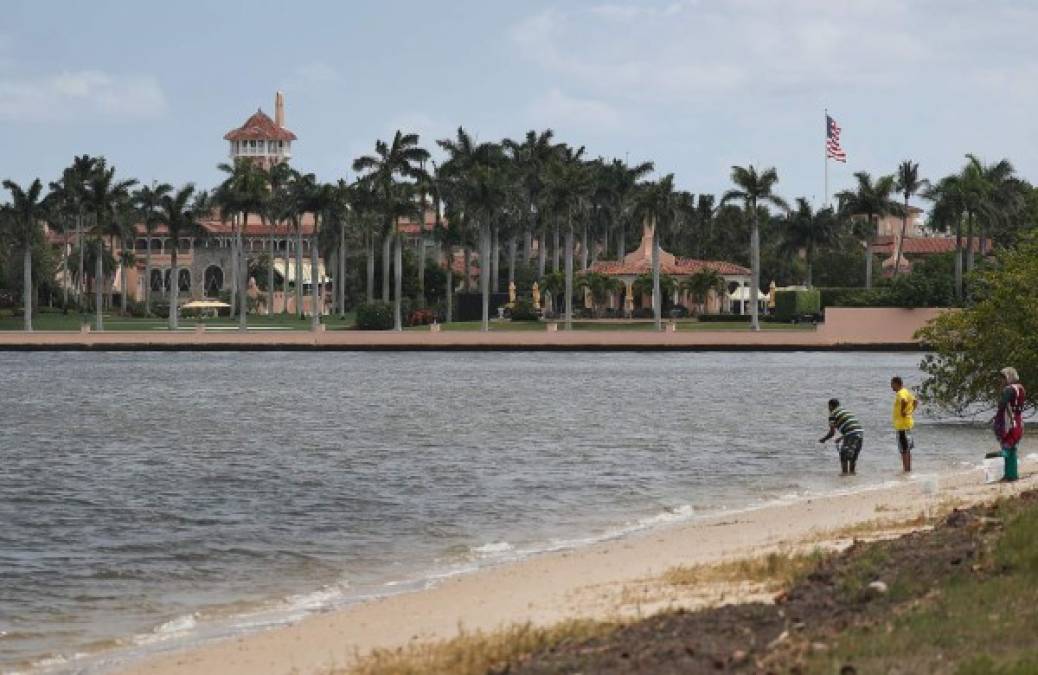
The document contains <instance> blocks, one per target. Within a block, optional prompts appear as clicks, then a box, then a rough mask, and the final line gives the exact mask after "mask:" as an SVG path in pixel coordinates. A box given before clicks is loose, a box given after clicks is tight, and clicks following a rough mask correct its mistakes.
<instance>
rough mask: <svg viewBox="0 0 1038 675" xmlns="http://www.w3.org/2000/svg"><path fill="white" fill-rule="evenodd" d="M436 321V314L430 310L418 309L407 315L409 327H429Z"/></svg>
mask: <svg viewBox="0 0 1038 675" xmlns="http://www.w3.org/2000/svg"><path fill="white" fill-rule="evenodd" d="M435 320H436V312H434V311H433V310H431V309H428V308H422V309H416V310H414V311H413V312H411V313H410V314H408V315H407V321H406V324H407V325H408V326H428V325H429V324H431V323H433V322H434V321H435Z"/></svg>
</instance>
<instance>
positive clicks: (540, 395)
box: [0, 353, 991, 671]
mask: <svg viewBox="0 0 1038 675" xmlns="http://www.w3.org/2000/svg"><path fill="white" fill-rule="evenodd" d="M918 360H919V359H918V356H917V355H911V354H875V353H868V354H854V353H781V354H770V353H739V354H727V353H689V354H678V353H675V354H648V353H644V354H643V353H471V354H461V353H452V354H437V353H391V354H375V353H370V354H369V353H363V354H360V353H358V354H351V353H344V354H340V353H334V354H332V353H313V354H307V353H284V354H256V353H244V354H243V353H161V354H139V353H132V354H121V353H112V354H89V353H61V354H50V353H39V354H11V353H0V373H2V377H3V387H2V388H0V422H2V424H0V429H2V431H3V433H2V435H0V670H4V669H7V670H18V669H26V668H29V667H32V666H35V667H36V668H40V667H41V666H47V667H48V668H49V669H53V670H58V671H61V670H75V669H79V668H85V669H87V670H93V669H101V670H103V669H104V666H105V664H110V663H111V660H110V659H111V658H112V657H111V655H112V654H115V657H116V658H118V657H119V656H120V655H121V654H125V653H133V652H134V651H135V650H138V651H139V650H142V649H155V648H162V647H163V646H165V645H170V644H182V643H183V641H184V640H191V639H199V638H201V637H211V636H214V635H224V634H228V633H230V632H233V631H235V630H240V629H242V628H243V627H256V626H261V625H269V624H271V623H277V622H279V621H286V620H291V619H294V618H298V617H300V616H302V615H304V614H305V613H306V612H309V611H315V610H320V609H322V608H327V607H330V606H336V605H339V604H342V603H345V602H350V601H353V600H356V599H357V598H360V597H370V596H371V595H378V594H382V593H387V592H399V591H402V590H408V589H411V588H415V587H420V586H421V585H423V584H425V583H427V582H428V580H430V579H434V578H436V577H437V576H442V575H446V574H453V573H457V572H460V571H465V570H468V569H472V568H473V567H476V566H478V565H483V564H491V563H496V562H500V561H502V560H508V559H512V558H515V557H519V556H522V555H526V554H529V553H531V552H535V551H541V550H547V549H551V548H558V547H561V546H569V545H577V544H580V543H582V542H587V541H591V540H595V539H596V538H603V537H609V536H616V535H618V534H622V533H624V532H627V531H631V530H634V529H638V528H640V527H646V526H651V525H654V524H657V523H661V522H667V521H672V520H678V519H682V518H688V517H694V516H696V515H699V514H703V513H709V512H713V511H717V510H719V509H724V508H737V507H740V506H746V505H751V504H756V503H760V502H762V501H768V500H774V499H782V498H789V497H792V496H795V495H803V494H807V493H814V492H824V491H829V490H834V489H847V488H848V487H862V486H867V485H870V484H877V483H880V482H883V481H888V480H891V479H892V478H895V477H896V470H897V468H898V466H899V460H898V457H897V453H896V449H895V444H894V439H893V434H892V432H890V431H889V414H890V413H889V411H890V401H891V396H892V393H891V392H890V390H889V387H888V384H887V383H888V381H889V378H890V376H891V375H892V374H895V373H898V374H901V375H903V376H904V377H905V379H906V381H907V383H908V384H909V386H913V385H915V384H917V383H918V382H919V380H920V374H919V372H918V370H917V369H916V364H917V363H918ZM833 395H837V396H839V397H840V398H841V399H842V400H843V402H844V405H845V406H846V407H848V408H849V409H850V410H851V411H852V412H854V413H856V414H857V415H858V416H859V418H860V419H861V421H862V422H863V423H864V425H865V428H866V439H865V448H864V450H863V453H862V458H861V460H860V462H859V472H860V475H859V476H858V477H857V478H855V479H850V480H848V479H840V478H838V477H837V476H836V475H835V474H836V471H837V470H838V462H837V460H836V456H835V453H834V451H833V450H832V448H831V446H829V447H823V446H821V445H819V444H818V443H817V439H818V438H819V437H821V436H822V435H823V433H824V432H825V431H826V423H825V415H826V412H825V410H826V409H825V401H826V400H827V399H828V398H829V397H830V396H833ZM990 445H991V442H990V440H989V434H988V432H986V431H985V430H984V429H982V428H978V427H972V426H968V425H964V424H961V423H955V422H937V421H933V420H930V421H928V420H927V419H926V417H925V416H923V417H922V418H921V419H920V423H919V426H918V430H917V451H916V460H915V461H916V468H917V471H918V472H920V473H925V472H932V471H940V470H948V469H951V468H955V467H956V466H959V465H961V463H962V462H969V463H971V464H976V463H977V462H978V461H979V458H980V457H982V455H983V452H984V450H986V449H989V447H988V446H990ZM112 650H114V651H112ZM99 653H100V654H102V655H103V658H101V659H100V660H99V659H98V658H97V657H96V655H97V654H99ZM77 655H78V656H77ZM83 655H88V656H86V657H84V656H83ZM90 655H94V656H90Z"/></svg>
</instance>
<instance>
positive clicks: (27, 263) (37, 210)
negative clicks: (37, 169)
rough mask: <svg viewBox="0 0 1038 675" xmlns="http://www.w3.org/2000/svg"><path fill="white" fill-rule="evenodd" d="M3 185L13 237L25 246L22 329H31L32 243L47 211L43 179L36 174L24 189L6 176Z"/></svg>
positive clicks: (35, 239)
mask: <svg viewBox="0 0 1038 675" xmlns="http://www.w3.org/2000/svg"><path fill="white" fill-rule="evenodd" d="M4 187H5V188H7V191H8V192H10V193H11V206H10V214H9V217H10V220H11V222H12V224H13V230H14V235H15V237H14V238H15V240H16V241H17V242H18V243H20V244H21V245H22V247H23V248H24V250H23V253H22V311H23V313H24V315H25V324H24V325H25V330H27V331H31V330H32V247H33V245H34V244H35V243H36V242H37V240H38V239H39V238H40V234H41V229H40V223H41V222H42V221H43V220H44V218H45V217H46V214H47V204H46V202H45V199H46V197H44V196H42V195H43V183H41V182H40V179H39V178H37V179H36V180H34V181H33V182H32V183H31V184H30V185H29V188H28V189H23V188H22V186H20V185H18V184H17V183H15V182H14V181H12V180H5V181H4Z"/></svg>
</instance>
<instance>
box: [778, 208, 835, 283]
mask: <svg viewBox="0 0 1038 675" xmlns="http://www.w3.org/2000/svg"><path fill="white" fill-rule="evenodd" d="M834 236H835V219H834V217H833V212H832V209H822V210H820V211H818V212H817V213H815V212H813V211H812V210H811V204H810V203H809V202H808V201H807V200H806V199H804V198H803V197H797V201H796V209H794V210H793V211H791V212H790V213H789V214H787V217H786V219H785V221H784V227H783V229H782V240H781V242H780V244H779V251H780V252H781V253H782V254H783V255H787V256H798V255H801V253H803V255H804V262H805V265H806V267H807V274H806V277H807V285H808V286H809V287H810V286H811V285H812V284H813V281H814V278H813V277H814V275H813V271H814V259H815V251H816V250H817V249H818V248H819V247H821V246H825V245H826V244H829V243H830V242H832V241H833V238H834Z"/></svg>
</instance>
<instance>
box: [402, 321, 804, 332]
mask: <svg viewBox="0 0 1038 675" xmlns="http://www.w3.org/2000/svg"><path fill="white" fill-rule="evenodd" d="M547 323H548V322H545V321H515V322H512V321H502V320H499V319H494V320H492V321H491V322H490V330H491V331H494V332H504V331H541V332H544V331H546V330H547V325H546V324H547ZM557 323H558V325H559V330H560V331H561V330H564V326H565V322H564V321H561V320H560V321H558V322H557ZM677 323H678V331H680V332H685V331H703V330H711V331H712V330H722V331H749V329H750V326H749V324H748V323H746V322H739V321H725V322H709V323H700V322H699V321H696V320H695V319H683V320H680V321H678V322H677ZM440 326H441V330H446V331H478V330H479V329H480V328H481V327H482V322H480V321H454V322H451V323H444V324H440ZM813 329H814V327H813V326H811V325H807V324H797V325H793V324H788V323H762V324H761V330H813ZM406 330H414V331H420V330H425V331H427V330H429V327H428V326H412V327H411V328H407V329H406ZM573 330H579V331H652V330H655V326H654V324H653V322H652V321H646V320H637V319H636V320H617V321H610V320H595V321H588V320H575V321H574V322H573Z"/></svg>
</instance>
